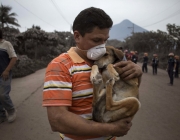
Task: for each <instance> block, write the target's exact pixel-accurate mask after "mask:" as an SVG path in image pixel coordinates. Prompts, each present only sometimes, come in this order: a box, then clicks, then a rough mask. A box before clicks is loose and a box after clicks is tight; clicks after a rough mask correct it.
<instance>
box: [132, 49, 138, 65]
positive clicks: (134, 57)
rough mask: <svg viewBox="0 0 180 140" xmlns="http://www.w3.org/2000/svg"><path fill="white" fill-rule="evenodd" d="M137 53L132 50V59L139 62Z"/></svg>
mask: <svg viewBox="0 0 180 140" xmlns="http://www.w3.org/2000/svg"><path fill="white" fill-rule="evenodd" d="M137 59H138V58H137V55H136V54H135V52H134V51H131V61H132V62H134V63H135V64H137Z"/></svg>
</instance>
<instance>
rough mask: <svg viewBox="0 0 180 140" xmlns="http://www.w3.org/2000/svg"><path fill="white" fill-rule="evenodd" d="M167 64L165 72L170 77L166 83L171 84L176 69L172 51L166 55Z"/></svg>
mask: <svg viewBox="0 0 180 140" xmlns="http://www.w3.org/2000/svg"><path fill="white" fill-rule="evenodd" d="M168 57H169V59H168V65H167V69H166V70H167V72H168V75H169V78H170V83H168V85H170V86H172V85H173V80H174V76H173V75H174V73H175V70H176V60H175V59H174V53H169V55H168Z"/></svg>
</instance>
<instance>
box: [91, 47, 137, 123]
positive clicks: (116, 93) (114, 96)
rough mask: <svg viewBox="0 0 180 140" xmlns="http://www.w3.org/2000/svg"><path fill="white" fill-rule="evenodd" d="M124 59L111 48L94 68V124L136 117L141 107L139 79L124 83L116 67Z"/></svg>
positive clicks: (120, 52)
mask: <svg viewBox="0 0 180 140" xmlns="http://www.w3.org/2000/svg"><path fill="white" fill-rule="evenodd" d="M123 57H124V54H123V53H122V51H120V50H118V49H116V48H114V47H112V46H108V47H106V54H105V55H104V56H103V57H101V58H100V59H99V60H96V61H95V62H94V65H93V66H92V70H91V76H90V80H91V82H92V84H93V103H92V106H93V120H94V121H97V122H114V121H116V120H119V119H122V118H125V117H129V116H132V117H133V116H134V115H135V114H136V112H137V111H138V109H139V107H140V102H139V100H138V94H139V85H138V79H137V78H133V79H131V80H123V79H121V77H119V74H121V73H122V70H121V68H119V67H115V68H114V67H113V64H114V63H116V62H118V61H122V60H123ZM99 69H100V70H102V71H101V72H99Z"/></svg>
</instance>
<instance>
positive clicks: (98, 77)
mask: <svg viewBox="0 0 180 140" xmlns="http://www.w3.org/2000/svg"><path fill="white" fill-rule="evenodd" d="M90 80H91V83H92V84H100V83H102V81H103V80H102V75H101V74H100V73H99V72H97V73H96V74H95V75H91V77H90Z"/></svg>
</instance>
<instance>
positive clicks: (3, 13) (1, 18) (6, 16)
mask: <svg viewBox="0 0 180 140" xmlns="http://www.w3.org/2000/svg"><path fill="white" fill-rule="evenodd" d="M11 9H12V8H11V7H10V6H4V5H2V4H1V6H0V24H1V28H2V30H3V28H4V25H6V26H7V27H8V25H9V24H11V25H14V26H18V27H20V25H19V24H18V23H17V19H16V18H15V16H17V14H16V13H10V11H11Z"/></svg>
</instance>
